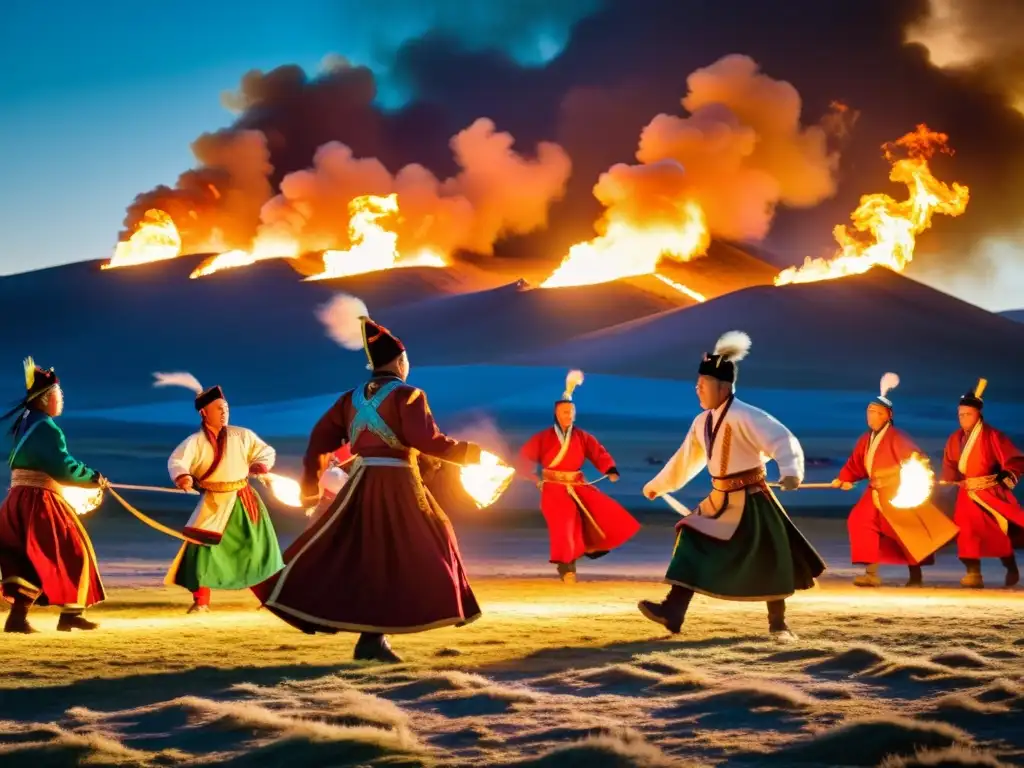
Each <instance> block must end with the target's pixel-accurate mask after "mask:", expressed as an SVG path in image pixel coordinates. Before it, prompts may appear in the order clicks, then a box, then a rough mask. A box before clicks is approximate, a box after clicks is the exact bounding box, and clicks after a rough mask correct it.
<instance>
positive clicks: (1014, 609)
mask: <svg viewBox="0 0 1024 768" xmlns="http://www.w3.org/2000/svg"><path fill="white" fill-rule="evenodd" d="M476 590H477V592H478V595H479V597H480V599H481V602H482V603H483V606H484V611H485V615H484V617H483V618H481V619H480V620H479V621H478V622H476V623H474V624H472V625H470V626H468V627H464V628H461V629H446V630H438V631H435V632H429V633H424V634H421V635H412V636H403V637H398V638H396V639H395V640H394V646H395V648H396V650H397V651H398V652H399V653H401V654H402V655H403V656H404V657H405V660H406V663H405V664H403V665H401V666H398V667H390V668H386V667H379V666H372V665H360V664H356V663H353V662H351V661H350V660H349V658H350V653H351V648H352V639H351V636H346V635H339V636H335V637H329V636H314V637H310V636H306V635H303V634H301V633H299V632H296V631H294V630H292V629H291V628H289V627H287V626H286V625H284V624H283V623H281V622H279V621H278V620H277V619H275V618H274V617H273V616H271V615H269V614H266V613H263V612H259V611H257V610H256V605H255V601H254V600H253V599H252V598H251V597H250V596H249V595H247V594H228V593H225V594H217V595H215V611H214V612H213V613H211V614H210V615H208V616H200V617H197V616H185V615H184V613H183V608H184V602H183V601H182V596H181V595H180V594H178V593H175V592H169V591H167V590H165V589H163V588H158V587H138V588H128V587H119V588H114V589H113V591H112V595H111V599H110V600H109V602H108V603H107V604H106V605H104V606H103V607H101V608H98V609H96V610H94V611H93V612H92V615H93V617H94V618H96V619H97V620H99V621H100V622H101V623H102V627H101V629H100V630H98V631H96V632H94V633H89V634H74V635H70V636H69V635H64V634H61V633H57V632H55V631H53V629H54V624H55V618H56V617H55V615H54V614H53V613H51V612H45V611H44V612H40V615H39V618H38V623H39V626H40V628H41V629H43V630H44V632H43V633H41V634H39V635H36V636H33V637H21V636H9V635H8V636H4V637H3V641H2V642H3V645H4V651H5V654H4V675H3V681H2V683H0V684H2V685H3V687H4V688H5V689H6V690H4V691H3V694H2V695H0V764H2V765H4V766H23V765H28V766H44V765H77V764H89V765H213V764H221V765H231V766H234V765H239V766H249V765H252V766H257V765H258V766H278V765H280V766H284V765H289V766H295V765H332V766H341V765H389V766H393V765H442V766H461V765H532V766H596V767H597V768H601V767H603V766H671V765H779V766H790V765H817V766H844V765H858V766H875V765H886V766H900V765H930V766H936V765H978V766H982V765H983V766H995V765H1001V764H1008V765H1012V764H1024V678H1022V675H1024V632H1022V630H1024V611H1022V608H1024V601H1022V599H1021V594H1020V593H1019V592H1017V593H1009V592H1006V591H1003V590H987V591H985V592H965V591H961V590H956V589H947V588H940V589H926V590H919V591H907V590H903V589H897V588H893V589H882V590H872V591H858V590H855V589H854V588H852V587H848V586H846V585H845V584H843V583H837V582H835V581H831V582H829V581H826V582H825V583H824V584H823V586H822V587H820V588H818V589H815V590H813V591H811V592H808V593H804V594H801V595H800V596H798V597H797V598H795V599H794V600H792V601H791V603H790V608H789V617H790V623H791V625H792V626H793V628H794V630H796V631H797V632H798V633H799V635H800V642H799V643H798V644H796V645H793V646H784V647H780V646H776V645H774V644H772V643H771V642H769V641H768V639H767V638H766V636H765V634H764V630H765V629H766V622H765V616H764V607H763V606H762V605H757V604H753V605H751V604H738V603H722V602H716V601H712V600H708V599H703V598H698V599H697V600H695V601H694V604H693V606H692V609H691V616H690V618H689V619H688V621H687V624H686V626H685V627H684V631H683V633H682V634H681V635H679V636H678V637H675V638H670V637H668V636H666V634H665V633H664V632H663V631H662V630H660V628H659V627H657V626H656V625H653V624H650V623H648V622H646V621H645V620H643V619H642V618H641V617H640V616H639V614H638V613H637V612H636V609H635V603H636V600H637V599H638V598H643V597H656V596H659V595H660V594H661V593H662V591H663V587H662V586H661V585H659V584H655V583H652V582H642V581H621V580H590V581H587V580H584V581H581V583H579V584H577V585H576V586H575V587H568V586H563V585H561V584H560V583H558V582H556V581H555V580H553V579H511V578H509V579H493V578H487V579H478V580H477V581H476Z"/></svg>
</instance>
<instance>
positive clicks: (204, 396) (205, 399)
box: [196, 385, 225, 411]
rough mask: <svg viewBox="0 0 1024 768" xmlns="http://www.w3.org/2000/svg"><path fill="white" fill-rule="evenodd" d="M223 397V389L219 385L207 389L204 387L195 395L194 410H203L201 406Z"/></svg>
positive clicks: (203, 406)
mask: <svg viewBox="0 0 1024 768" xmlns="http://www.w3.org/2000/svg"><path fill="white" fill-rule="evenodd" d="M223 399H225V398H224V390H223V389H221V388H220V385H217V386H213V387H210V388H209V389H204V390H203V391H202V392H200V393H199V394H198V395H196V410H197V411H201V410H203V408H205V407H206V406H208V405H210V404H211V403H214V402H216V401H217V400H223Z"/></svg>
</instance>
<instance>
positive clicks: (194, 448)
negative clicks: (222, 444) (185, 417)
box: [167, 435, 199, 481]
mask: <svg viewBox="0 0 1024 768" xmlns="http://www.w3.org/2000/svg"><path fill="white" fill-rule="evenodd" d="M198 455H199V436H198V435H189V436H188V437H186V438H185V439H184V440H182V441H181V442H180V443H179V444H178V447H177V448H175V449H174V451H173V452H172V453H171V457H170V458H169V459H168V460H167V474H169V475H170V476H171V480H172V481H176V480H177V479H178V478H179V477H181V476H182V475H191V474H192V471H193V467H195V465H196V458H197V456H198Z"/></svg>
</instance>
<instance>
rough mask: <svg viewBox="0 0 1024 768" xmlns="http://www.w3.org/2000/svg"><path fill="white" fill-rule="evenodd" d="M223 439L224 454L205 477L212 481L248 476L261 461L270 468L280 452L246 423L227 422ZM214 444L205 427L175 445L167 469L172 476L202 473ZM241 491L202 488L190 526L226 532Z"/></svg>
mask: <svg viewBox="0 0 1024 768" xmlns="http://www.w3.org/2000/svg"><path fill="white" fill-rule="evenodd" d="M226 429H227V437H226V438H225V443H224V456H223V458H221V462H220V464H219V465H218V466H217V468H216V469H215V470H214V471H213V473H212V474H211V475H210V476H209V477H208V478H206V482H209V483H234V482H238V481H241V480H246V479H247V478H248V477H249V467H251V466H253V465H254V464H262V465H263V466H264V467H266V468H267V469H268V470H270V469H272V468H273V466H274V461H275V460H276V459H277V452H276V451H275V450H274V449H273V448H271V447H270V446H269V445H267V444H266V443H265V442H263V441H262V440H261V439H260V438H259V437H258V436H257V435H256V433H255V432H253V431H252V430H250V429H245V428H243V427H234V426H228V427H226ZM213 458H214V448H213V446H212V445H211V444H210V441H209V439H207V437H206V435H205V434H203V432H202V431H199V432H196V433H195V434H193V435H189V436H188V437H187V438H185V440H184V441H182V443H181V445H179V446H178V447H177V448H175V449H174V453H172V454H171V458H170V459H168V461H167V471H168V472H169V473H170V475H171V479H172V480H176V479H177V478H179V477H181V476H182V475H192V476H193V477H196V478H199V477H202V476H203V475H204V474H205V473H206V471H207V470H208V469H209V468H210V465H211V464H213ZM237 497H238V491H228V492H225V493H214V492H211V491H203V492H202V495H201V497H200V499H199V503H198V504H196V508H195V511H194V512H193V513H192V517H190V518H189V521H188V526H187V527H189V528H199V529H202V530H205V531H211V532H215V533H223V532H224V529H225V528H226V527H227V524H228V520H229V519H230V518H231V510H232V509H234V506H235V499H236V498H237Z"/></svg>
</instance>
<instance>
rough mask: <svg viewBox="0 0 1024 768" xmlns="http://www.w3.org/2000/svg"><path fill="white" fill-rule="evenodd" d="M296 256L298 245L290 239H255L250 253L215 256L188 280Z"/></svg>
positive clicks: (226, 253)
mask: <svg viewBox="0 0 1024 768" xmlns="http://www.w3.org/2000/svg"><path fill="white" fill-rule="evenodd" d="M298 255H299V244H298V243H296V242H295V241H294V240H292V239H291V238H282V237H268V236H261V237H259V238H257V239H256V244H255V246H254V247H253V249H252V250H251V251H237V250H236V251H225V252H224V253H220V254H217V255H216V256H214V257H213V258H210V259H207V260H206V261H204V262H203V263H202V264H200V265H199V266H198V267H196V268H195V269H194V270H192V274H191V275H189V278H190V279H192V280H195V279H196V278H199V277H206V276H207V275H212V274H213V273H214V272H220V271H221V270H222V269H235V268H236V267H247V266H249V265H250V264H255V263H256V262H257V261H265V260H267V259H294V258H295V257H297V256H298Z"/></svg>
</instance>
